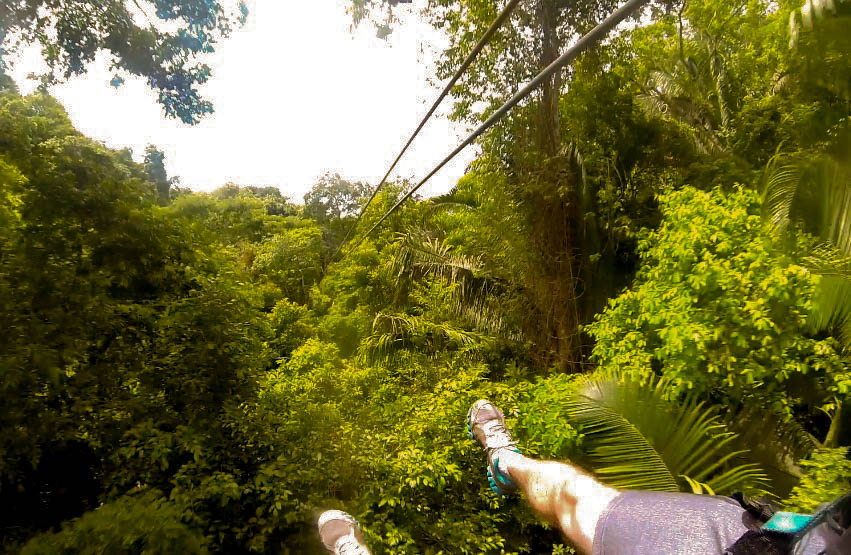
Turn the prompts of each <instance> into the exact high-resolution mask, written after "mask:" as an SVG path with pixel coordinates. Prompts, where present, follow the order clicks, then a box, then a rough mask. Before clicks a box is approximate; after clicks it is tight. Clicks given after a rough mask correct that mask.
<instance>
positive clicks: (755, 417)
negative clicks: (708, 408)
mask: <svg viewBox="0 0 851 555" xmlns="http://www.w3.org/2000/svg"><path fill="white" fill-rule="evenodd" d="M725 422H726V424H727V427H728V429H729V430H730V431H732V432H733V433H734V434H736V438H735V440H734V444H735V446H736V447H742V448H747V449H748V451H749V453H748V458H749V459H750V460H753V461H754V462H756V463H758V464H759V465H760V467H761V468H762V469H764V470H765V472H766V474H767V475H768V477H769V478H770V480H771V485H772V491H773V492H774V493H775V494H776V495H779V496H780V497H783V496H784V495H786V494H788V492H789V491H790V490H791V489H792V488H793V487H794V486H795V485H796V484H797V483H798V480H799V479H800V469H799V468H798V466H797V463H798V461H799V460H801V459H805V458H807V457H809V455H810V454H811V453H812V451H813V449H814V448H816V447H818V446H819V444H818V441H816V439H815V438H814V437H813V436H812V435H811V434H810V433H809V432H807V430H806V429H805V428H804V427H803V426H802V425H801V424H800V423H799V422H798V421H797V420H794V419H789V418H787V417H785V416H784V415H781V414H778V413H777V412H776V411H775V410H773V409H772V408H771V407H770V405H768V404H761V403H759V402H758V401H754V402H750V403H746V404H745V405H743V406H742V407H740V408H738V409H737V410H734V411H731V412H729V413H727V414H726V415H725Z"/></svg>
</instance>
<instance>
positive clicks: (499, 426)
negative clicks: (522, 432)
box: [479, 418, 517, 451]
mask: <svg viewBox="0 0 851 555" xmlns="http://www.w3.org/2000/svg"><path fill="white" fill-rule="evenodd" d="M479 428H480V429H481V430H482V434H483V435H484V437H485V445H486V449H488V450H490V451H494V450H496V449H500V448H502V447H514V446H516V445H517V442H516V441H514V438H512V437H511V433H510V432H509V431H508V429H507V428H506V427H505V424H503V422H502V419H500V418H491V419H489V420H486V421H485V422H482V423H481V424H479Z"/></svg>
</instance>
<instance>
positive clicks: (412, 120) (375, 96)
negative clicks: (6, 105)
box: [12, 0, 474, 202]
mask: <svg viewBox="0 0 851 555" xmlns="http://www.w3.org/2000/svg"><path fill="white" fill-rule="evenodd" d="M249 6H250V8H251V15H250V18H249V21H248V23H247V25H246V27H245V28H244V29H242V30H240V31H237V32H235V33H234V34H233V36H232V37H231V38H230V39H228V40H227V41H226V42H223V43H221V44H220V45H219V48H218V52H217V53H216V55H215V57H214V58H213V59H212V60H211V63H210V65H211V66H212V67H213V77H212V79H211V82H210V83H209V84H208V86H207V87H206V89H205V93H206V95H207V96H208V97H209V98H210V99H211V100H212V101H213V103H214V105H215V109H216V113H215V114H213V115H212V116H211V117H208V118H206V119H205V120H204V121H203V122H202V123H200V124H199V125H196V126H194V127H189V126H186V125H183V124H181V123H179V122H177V121H175V120H170V119H166V118H164V117H163V115H162V110H161V108H160V106H159V105H158V104H157V103H156V101H155V97H154V94H153V93H152V92H151V91H150V90H148V89H147V88H146V86H145V84H144V82H143V81H141V80H135V79H128V80H127V82H126V84H125V85H124V86H123V87H121V88H119V89H113V88H112V87H110V86H109V81H110V79H111V77H112V75H111V74H110V73H108V72H107V69H106V63H105V62H104V61H103V60H100V61H99V62H98V63H97V64H94V65H92V66H91V67H90V70H89V73H88V74H87V75H85V76H82V77H80V78H75V79H73V80H71V81H70V82H68V83H66V84H63V85H60V86H57V87H55V88H54V89H52V91H51V92H52V93H53V94H54V95H55V96H56V97H57V98H58V99H59V100H60V101H61V102H62V103H63V105H64V106H65V108H66V109H67V110H68V112H69V114H70V116H71V119H72V120H73V122H74V124H75V125H76V127H77V128H78V129H80V130H81V131H82V132H83V133H85V134H87V135H89V136H91V137H93V138H96V139H98V140H101V141H103V142H105V143H106V144H107V145H109V146H112V147H116V148H121V147H130V148H132V149H133V151H134V154H135V157H136V158H137V159H141V155H142V154H143V151H144V148H145V145H147V144H149V143H152V144H155V145H157V146H158V147H159V148H160V149H161V150H163V151H165V153H166V156H167V160H166V165H167V169H168V171H169V175H171V176H173V175H178V176H180V177H181V181H182V184H183V185H184V186H189V187H191V188H192V189H196V190H211V189H214V188H216V187H218V186H219V185H222V184H223V183H226V182H228V181H231V182H234V183H238V184H242V185H275V186H278V187H280V188H281V190H282V191H283V192H284V193H285V194H287V195H289V196H290V197H292V198H293V200H297V201H299V202H300V201H301V200H302V197H303V195H304V193H305V192H307V191H308V190H309V189H310V187H311V186H312V184H313V183H314V182H315V180H316V178H317V177H318V176H319V175H321V174H322V173H324V172H325V171H331V172H338V173H340V174H341V175H342V176H344V177H346V178H349V179H352V180H364V181H368V182H369V183H371V184H373V185H375V184H377V182H378V180H379V179H380V178H381V177H382V176H383V174H384V172H385V171H386V170H387V168H388V167H389V165H390V163H391V162H392V161H393V159H394V158H395V156H396V154H398V152H399V150H400V149H401V147H402V146H403V145H404V142H405V140H406V139H407V137H408V136H409V134H410V133H411V132H412V131H413V129H414V128H415V127H416V124H417V123H418V122H419V119H420V118H421V117H422V115H423V114H424V113H425V111H426V110H427V109H428V107H429V105H430V104H431V102H433V100H434V98H435V97H436V95H437V93H438V92H439V91H437V90H435V89H433V88H431V87H429V86H428V85H427V83H426V78H427V75H428V73H429V72H430V71H431V70H432V67H431V65H430V63H429V51H430V49H429V45H434V44H436V43H437V42H438V41H439V40H440V37H439V36H438V35H436V34H435V32H434V31H433V30H432V29H431V28H430V27H429V26H428V25H427V24H425V23H424V22H421V21H419V19H418V18H417V17H416V15H411V16H408V17H404V18H403V21H402V22H401V23H400V24H399V25H398V27H397V28H396V29H395V31H394V33H393V34H392V35H391V36H390V38H389V39H388V40H386V41H385V40H379V39H377V38H376V37H375V30H374V29H373V28H372V27H369V26H364V27H363V28H361V29H359V30H358V31H357V32H356V33H354V34H352V33H351V32H350V30H349V27H350V24H351V20H350V18H349V16H348V15H347V14H346V13H345V8H344V2H343V1H342V0H309V1H305V2H295V1H292V0H252V1H251V2H250V3H249ZM37 59H38V56H37V53H36V52H29V53H27V54H26V55H25V56H24V59H23V60H22V61H21V62H19V63H18V64H17V67H16V69H15V71H13V72H12V74H13V76H14V77H15V78H16V80H17V81H18V84H19V86H20V87H21V89H22V91H24V92H28V91H29V90H31V89H32V87H33V86H34V84H32V83H29V84H28V83H27V82H25V80H24V76H25V75H26V74H27V73H28V72H30V71H33V70H34V69H36V66H35V64H36V63H37ZM447 108H448V105H447ZM464 131H465V129H463V128H461V127H458V126H455V125H453V124H450V123H449V122H448V121H447V120H446V119H445V118H434V119H432V121H431V122H430V123H429V125H428V126H427V127H426V129H424V130H423V133H422V134H421V135H420V137H419V138H418V140H417V142H415V143H414V146H413V147H412V148H411V150H410V151H409V153H408V154H407V155H406V158H405V159H403V161H402V162H401V163H400V166H399V170H398V173H399V174H400V175H401V176H402V177H413V178H418V177H422V176H423V175H424V174H425V173H427V172H428V171H429V170H431V169H432V168H433V167H434V165H436V163H437V162H439V161H440V160H441V159H442V158H443V157H444V156H445V155H446V154H448V153H449V152H450V151H451V150H452V149H453V148H454V147H455V146H456V144H457V143H458V142H460V139H463V136H462V133H463V132H464ZM473 154H474V153H473V152H472V151H471V150H467V151H466V152H465V153H462V155H461V156H459V157H458V158H456V160H455V161H454V162H453V163H452V164H450V165H449V166H447V167H446V168H444V169H443V170H442V171H441V172H440V173H439V174H438V175H437V176H435V178H433V179H432V181H431V182H430V184H429V185H426V186H425V187H424V188H423V189H421V192H422V193H423V194H425V195H433V194H439V193H442V192H445V191H447V190H449V188H451V187H452V186H453V185H454V184H455V182H456V181H457V179H458V178H459V177H461V176H462V175H463V174H464V169H465V167H466V165H467V164H468V163H469V162H470V161H471V160H472V158H473Z"/></svg>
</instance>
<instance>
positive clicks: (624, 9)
mask: <svg viewBox="0 0 851 555" xmlns="http://www.w3.org/2000/svg"><path fill="white" fill-rule="evenodd" d="M648 1H649V0H629V1H628V2H627V3H626V4H624V5H623V6H621V7H620V8H618V9H617V10H615V11H614V12H612V14H611V15H609V17H607V18H606V19H605V20H603V22H602V23H600V24H599V25H597V26H596V27H594V28H593V29H592V30H591V31H590V32H588V34H586V35H585V36H583V37H582V38H580V39H579V40H578V41H576V43H575V44H574V45H573V46H571V47H570V48H568V49H567V51H565V53H564V54H562V55H561V56H559V57H558V58H557V59H556V60H555V61H554V62H553V63H551V64H550V65H548V66H547V67H546V68H545V69H544V70H543V71H541V73H539V74H538V75H537V76H536V77H535V78H534V79H532V80H531V81H530V82H529V84H527V85H526V86H525V87H523V88H522V89H520V90H519V91H518V92H517V93H516V94H515V95H514V96H513V97H512V98H511V100H509V101H508V102H506V103H505V104H503V105H502V107H501V108H500V109H499V110H497V111H496V112H494V114H493V115H492V116H491V117H489V118H488V119H487V121H485V122H484V123H483V124H481V125H480V126H479V128H478V129H476V130H475V131H473V133H472V134H471V135H470V136H469V137H467V138H466V139H465V140H464V142H463V143H461V144H460V145H459V146H458V147H457V148H456V149H455V150H453V151H452V152H451V153H450V154H449V155H448V156H447V157H446V158H444V159H443V161H442V162H441V163H440V164H438V165H437V167H435V168H434V169H433V170H431V172H429V174H428V175H426V176H425V177H424V178H423V179H422V181H420V182H419V183H417V185H416V186H415V187H414V188H412V189H411V190H410V191H408V192H407V193H405V195H404V196H403V197H402V198H401V199H399V200H398V201H397V202H396V204H394V205H393V207H392V208H391V209H390V210H388V211H387V213H386V214H384V215H383V216H382V217H381V219H380V220H378V221H377V222H375V225H373V226H372V227H371V228H370V229H369V231H367V232H366V234H364V236H363V237H361V238H360V240H359V241H358V242H357V243H355V247H357V246H358V245H360V244H361V243H362V242H363V241H364V240H365V239H366V238H367V237H369V236H370V235H371V234H372V232H373V231H375V230H376V229H377V228H378V226H380V225H381V224H382V223H383V222H384V220H386V219H387V218H389V217H390V215H391V214H393V212H395V211H396V210H397V209H398V208H399V207H400V206H402V204H403V203H404V202H405V201H406V200H408V199H409V198H411V196H412V195H413V194H414V193H415V192H416V191H417V189H419V188H420V187H422V186H423V185H425V183H426V182H427V181H428V180H429V179H431V178H432V177H433V176H434V174H436V173H437V172H439V171H440V170H441V169H442V168H443V166H445V165H446V164H447V163H449V161H450V160H452V159H453V158H455V156H457V155H458V153H459V152H461V151H462V150H464V149H465V148H466V147H468V146H469V145H470V144H472V142H473V141H475V140H476V139H477V138H478V137H479V136H480V135H481V134H482V133H484V132H485V131H487V130H488V129H489V128H490V127H492V126H493V125H494V124H495V123H497V122H498V121H499V120H501V119H502V118H503V117H504V116H505V115H506V114H507V113H508V112H509V111H510V110H511V109H512V108H514V107H515V106H517V105H518V104H519V103H520V101H521V100H523V99H524V98H526V97H527V96H529V94H530V93H531V92H532V91H533V90H535V89H536V88H537V87H538V85H540V84H541V83H543V82H544V81H545V80H546V79H548V78H549V77H550V76H551V75H552V74H554V73H555V72H556V71H558V70H560V69H561V68H562V67H564V66H566V65H567V64H569V63H570V62H572V61H573V60H574V59H576V57H577V56H579V55H580V54H582V53H583V52H584V51H585V50H587V49H588V48H590V47H592V46H593V45H594V44H595V43H596V42H597V41H599V40H601V39H602V38H603V37H605V35H606V34H608V32H609V31H611V30H612V29H613V28H614V27H615V26H616V25H617V24H618V23H620V22H621V21H623V20H624V19H626V18H627V17H629V16H630V15H631V14H632V12H634V11H635V10H637V9H638V8H640V7H642V6H643V5H644V4H646V3H647V2H648Z"/></svg>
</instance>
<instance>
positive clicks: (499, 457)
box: [491, 447, 523, 479]
mask: <svg viewBox="0 0 851 555" xmlns="http://www.w3.org/2000/svg"><path fill="white" fill-rule="evenodd" d="M491 459H492V460H493V461H495V462H496V464H495V465H494V466H496V469H497V470H498V471H499V473H500V474H502V475H503V476H504V477H506V478H509V479H510V478H511V467H512V466H514V465H516V464H517V463H519V462H520V461H521V460H522V459H523V455H521V454H520V453H518V452H516V451H514V450H513V449H512V448H510V447H500V448H499V449H494V451H493V453H491Z"/></svg>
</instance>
